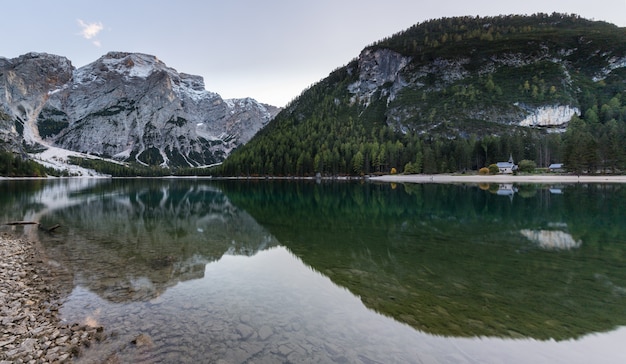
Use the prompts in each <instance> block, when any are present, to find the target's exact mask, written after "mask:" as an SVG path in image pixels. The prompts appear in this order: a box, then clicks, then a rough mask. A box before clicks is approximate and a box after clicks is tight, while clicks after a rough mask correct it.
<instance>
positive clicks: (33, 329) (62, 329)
mask: <svg viewBox="0 0 626 364" xmlns="http://www.w3.org/2000/svg"><path fill="white" fill-rule="evenodd" d="M67 279H68V277H67V273H65V272H64V271H63V270H62V268H60V267H56V266H53V265H50V264H47V263H46V260H45V257H43V256H42V255H41V250H40V249H38V247H37V244H36V243H33V242H29V241H26V240H24V239H19V238H15V237H12V236H10V235H9V234H7V233H0V317H2V325H0V364H3V363H16V362H17V363H20V362H24V363H28V362H32V363H66V362H71V361H72V360H73V359H74V358H76V357H77V356H78V354H79V353H80V351H81V348H82V347H83V346H89V345H90V342H91V341H92V340H93V338H94V335H95V334H96V332H97V328H93V327H89V326H84V325H78V324H74V325H68V324H67V323H64V322H62V321H61V319H60V318H59V316H58V310H59V307H60V304H61V302H60V301H61V298H62V293H63V292H67V290H68V289H71V288H68V287H67V284H66V282H67ZM70 282H71V281H70Z"/></svg>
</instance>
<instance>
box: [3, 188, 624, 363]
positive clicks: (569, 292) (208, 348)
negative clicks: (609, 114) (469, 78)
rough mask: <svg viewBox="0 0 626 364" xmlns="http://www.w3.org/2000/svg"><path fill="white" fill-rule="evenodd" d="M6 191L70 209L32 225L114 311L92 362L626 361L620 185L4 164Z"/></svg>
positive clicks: (33, 208) (74, 317)
mask: <svg viewBox="0 0 626 364" xmlns="http://www.w3.org/2000/svg"><path fill="white" fill-rule="evenodd" d="M0 211H1V212H0V218H2V219H3V220H5V221H12V220H34V221H40V222H41V223H42V225H44V226H52V225H54V224H60V225H61V228H59V229H57V230H55V232H54V233H51V234H50V233H44V232H42V231H41V230H34V229H25V230H24V232H23V233H24V234H28V235H29V237H30V238H36V239H39V240H40V241H41V242H42V244H43V247H44V248H45V250H46V253H47V254H48V256H49V257H50V258H51V259H53V261H55V262H58V263H59V264H60V265H62V266H63V267H66V268H67V270H68V272H69V273H71V276H72V284H71V286H70V287H69V288H68V294H67V297H66V298H65V303H64V305H63V307H62V311H61V314H62V316H63V318H64V319H65V320H67V321H68V322H82V323H85V324H90V325H102V326H104V328H105V333H106V335H107V338H106V339H105V340H104V341H103V342H101V343H98V344H97V345H94V346H92V347H91V348H89V349H87V350H84V351H83V355H82V357H81V358H80V360H79V361H81V362H102V361H104V360H107V359H108V360H110V361H118V362H124V363H126V362H128V363H131V362H132V363H135V362H146V363H148V362H150V363H152V362H172V363H180V362H194V363H196V362H222V363H282V362H294V363H300V362H307V363H308V362H312V363H329V362H339V363H528V362H532V363H588V362H603V363H622V362H626V349H624V346H623V343H624V342H626V186H622V185H563V186H541V185H519V186H518V185H515V186H508V185H507V186H497V185H492V186H486V185H481V186H477V185H436V184H418V185H394V184H371V183H364V184H361V183H326V182H323V183H315V182H294V181H211V180H192V179H180V180H174V179H166V180H158V179H129V180H93V179H69V180H56V181H0ZM3 229H9V228H7V227H3ZM20 229H23V228H22V227H18V228H15V229H14V230H16V232H18V233H19V232H21V231H22V230H20Z"/></svg>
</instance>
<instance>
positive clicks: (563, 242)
mask: <svg viewBox="0 0 626 364" xmlns="http://www.w3.org/2000/svg"><path fill="white" fill-rule="evenodd" d="M520 233H521V234H522V235H524V236H525V237H526V238H527V239H528V240H530V241H532V242H533V243H535V244H537V245H538V246H540V247H541V248H543V249H547V250H569V249H576V248H580V246H581V245H582V241H580V240H578V241H576V240H574V238H573V237H572V235H571V234H568V233H566V232H565V231H561V230H528V229H522V230H520Z"/></svg>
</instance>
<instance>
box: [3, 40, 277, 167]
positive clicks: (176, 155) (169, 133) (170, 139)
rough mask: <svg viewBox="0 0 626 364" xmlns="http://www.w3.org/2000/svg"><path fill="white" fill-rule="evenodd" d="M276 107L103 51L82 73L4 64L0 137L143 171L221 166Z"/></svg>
mask: <svg viewBox="0 0 626 364" xmlns="http://www.w3.org/2000/svg"><path fill="white" fill-rule="evenodd" d="M279 110H280V109H279V108H276V107H273V106H270V105H266V104H261V103H259V102H257V101H256V100H253V99H250V98H248V99H242V100H239V99H235V100H224V99H222V98H221V97H220V96H219V95H218V94H217V93H215V92H210V91H207V90H206V89H205V85H204V80H203V79H202V77H200V76H195V75H190V74H186V73H179V72H177V71H176V70H175V69H173V68H170V67H167V66H166V65H165V64H164V63H163V62H162V61H160V60H159V59H158V58H157V57H155V56H152V55H147V54H142V53H129V52H109V53H107V54H106V55H103V56H102V57H100V58H99V59H98V60H96V61H94V62H92V63H90V64H88V65H85V66H83V67H80V68H78V69H76V68H74V67H73V66H72V65H71V62H70V61H69V60H68V59H67V58H65V57H62V56H56V55H50V54H46V53H34V52H33V53H28V54H25V55H22V56H19V57H17V58H14V59H6V58H0V112H1V114H0V130H1V131H2V132H1V133H0V140H2V141H4V145H5V149H9V150H21V151H24V150H26V151H28V152H31V154H37V152H39V151H41V150H42V149H46V148H48V147H52V146H53V147H59V148H63V149H67V150H70V151H74V152H80V153H83V154H85V155H93V156H98V157H103V158H110V159H115V160H119V161H123V162H133V163H137V164H141V165H146V166H153V165H160V166H162V167H198V166H203V165H207V164H214V163H220V162H221V161H222V160H223V159H224V158H225V157H226V156H227V155H228V154H229V153H230V152H231V151H232V150H233V149H234V148H236V147H238V146H239V145H241V144H243V143H245V142H247V141H248V140H249V139H250V138H251V137H252V135H254V133H255V132H256V131H257V130H259V129H260V128H262V127H263V126H264V125H265V124H266V123H267V122H268V121H269V120H270V119H271V118H273V117H274V115H275V114H276V113H277V112H278V111H279Z"/></svg>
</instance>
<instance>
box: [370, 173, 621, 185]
mask: <svg viewBox="0 0 626 364" xmlns="http://www.w3.org/2000/svg"><path fill="white" fill-rule="evenodd" d="M370 180H371V181H379V182H395V183H457V182H466V183H626V176H622V175H620V176H588V175H581V176H576V175H563V174H556V175H545V174H544V175H516V176H515V175H512V174H508V175H505V174H497V175H486V176H481V175H458V174H409V175H400V174H393V175H385V176H375V177H370Z"/></svg>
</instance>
